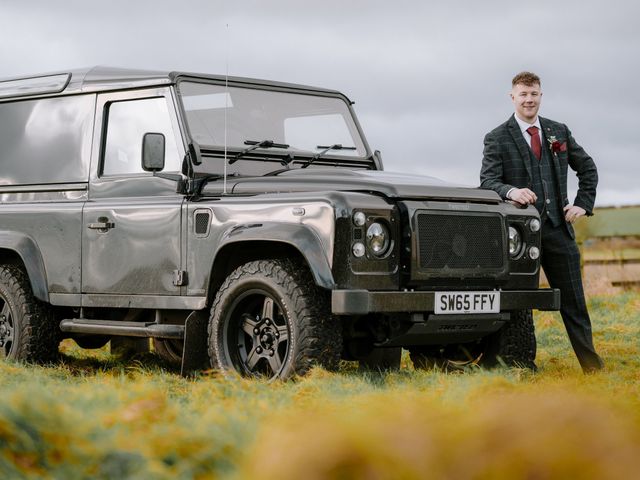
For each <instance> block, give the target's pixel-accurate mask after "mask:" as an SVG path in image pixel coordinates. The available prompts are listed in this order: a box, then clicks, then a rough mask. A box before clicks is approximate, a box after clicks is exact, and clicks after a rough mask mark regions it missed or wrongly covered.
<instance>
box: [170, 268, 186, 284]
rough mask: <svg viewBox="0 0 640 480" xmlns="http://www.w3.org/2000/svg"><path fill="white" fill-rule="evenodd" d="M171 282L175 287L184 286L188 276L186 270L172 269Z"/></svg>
mask: <svg viewBox="0 0 640 480" xmlns="http://www.w3.org/2000/svg"><path fill="white" fill-rule="evenodd" d="M173 284H174V285H175V286H176V287H184V286H186V285H188V284H189V276H188V275H187V271H186V270H174V271H173Z"/></svg>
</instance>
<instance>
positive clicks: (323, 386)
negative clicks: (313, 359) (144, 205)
mask: <svg viewBox="0 0 640 480" xmlns="http://www.w3.org/2000/svg"><path fill="white" fill-rule="evenodd" d="M639 307H640V294H638V293H637V292H635V293H634V292H627V293H624V294H622V295H617V296H602V297H596V298H592V299H591V301H590V308H591V312H592V319H593V322H594V330H595V342H596V344H597V347H598V349H599V351H600V352H601V353H602V355H603V357H604V359H605V361H606V362H607V369H606V371H604V372H602V373H598V374H595V375H589V376H584V375H583V374H582V373H581V370H580V368H579V366H578V363H577V361H576V360H575V356H574V355H573V352H572V351H571V350H570V347H569V344H568V341H567V339H566V334H565V332H564V328H563V327H562V322H561V320H560V318H559V316H558V315H557V314H556V313H538V314H537V316H536V327H537V334H538V339H539V347H538V350H539V353H538V360H537V362H538V366H539V367H540V369H539V372H538V373H536V374H533V373H530V372H528V371H524V370H519V369H498V370H493V371H483V370H479V369H473V370H469V371H466V372H463V373H445V372H441V371H429V372H425V371H415V370H414V369H413V367H412V366H411V364H410V361H409V359H408V357H407V356H406V355H405V356H404V357H403V366H402V369H401V370H400V371H399V372H395V373H388V374H384V373H367V372H359V371H358V370H357V369H356V368H355V367H352V366H350V365H347V364H345V366H344V367H343V369H342V370H341V371H340V372H338V373H335V374H333V373H327V372H325V371H323V370H320V369H317V370H314V371H313V372H312V373H311V375H309V376H308V377H305V378H302V379H299V380H298V381H295V382H286V383H272V384H269V383H266V382H261V381H255V380H244V379H240V378H231V379H228V378H223V377H221V376H220V375H218V374H216V373H215V372H209V373H205V374H203V375H202V376H200V377H198V378H195V379H183V378H181V377H179V376H178V375H177V374H176V373H175V372H170V371H168V370H166V368H165V366H164V365H163V364H162V363H161V361H160V360H159V359H158V357H156V356H155V355H154V354H152V353H146V354H141V355H139V356H138V357H136V358H134V359H133V360H132V359H126V360H125V359H120V358H118V357H114V356H111V355H110V354H109V353H108V352H107V351H105V350H98V351H83V350H80V349H78V348H77V347H75V345H74V344H73V342H71V341H66V342H65V343H63V345H62V352H63V359H62V362H61V363H60V364H57V365H53V366H46V367H38V366H22V365H16V364H7V363H1V364H0V385H1V386H0V392H1V393H0V478H2V479H19V478H51V479H81V478H91V479H94V478H95V479H101V478H105V479H111V478H118V479H129V478H135V479H174V478H179V479H181V478H186V479H191V478H194V479H195V478H231V479H237V478H241V479H245V478H246V479H254V478H261V479H276V478H277V479H302V478H304V479H325V478H340V479H351V478H354V479H360V478H362V479H381V480H382V479H395V478H398V479H418V478H434V479H471V478H473V479H493V478H497V479H521V478H522V479H525V478H526V479H552V478H562V479H565V478H585V479H614V478H615V479H620V478H638V476H639V475H640V474H639V473H638V472H640V397H639V383H638V378H639V374H640V360H639V358H638V352H639V350H638V343H639V342H638V340H639V339H640V308H639ZM87 352H88V353H87Z"/></svg>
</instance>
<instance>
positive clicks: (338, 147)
mask: <svg viewBox="0 0 640 480" xmlns="http://www.w3.org/2000/svg"><path fill="white" fill-rule="evenodd" d="M316 148H322V151H321V152H318V153H316V154H315V155H314V156H313V157H311V158H310V159H309V161H308V162H307V163H305V164H304V165H303V166H301V167H300V168H307V167H308V166H309V165H311V164H312V163H313V162H315V161H316V160H318V159H319V158H320V157H322V156H324V155H326V153H327V152H329V151H330V150H356V147H343V146H342V144H341V143H334V144H333V145H329V146H327V145H318V146H317V147H316Z"/></svg>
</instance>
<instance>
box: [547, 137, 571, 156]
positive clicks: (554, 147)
mask: <svg viewBox="0 0 640 480" xmlns="http://www.w3.org/2000/svg"><path fill="white" fill-rule="evenodd" d="M547 140H548V142H549V148H550V149H551V153H553V154H554V155H555V154H557V153H558V152H566V151H567V144H566V142H565V143H561V142H560V141H559V140H558V139H557V138H556V137H554V136H553V135H551V136H550V137H549V138H548V139H547Z"/></svg>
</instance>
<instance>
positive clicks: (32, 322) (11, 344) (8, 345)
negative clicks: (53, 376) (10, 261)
mask: <svg viewBox="0 0 640 480" xmlns="http://www.w3.org/2000/svg"><path fill="white" fill-rule="evenodd" d="M59 343H60V331H59V329H58V328H57V326H56V325H55V324H54V321H53V318H52V315H51V313H50V310H49V308H48V306H47V305H46V304H44V303H43V302H41V301H39V300H38V299H37V298H35V297H34V296H33V292H32V291H31V285H30V283H29V279H28V278H27V275H26V274H25V273H24V271H23V270H21V269H20V268H18V267H16V266H13V265H4V266H0V358H4V359H7V360H18V361H25V362H50V361H53V360H54V359H55V358H56V357H57V355H58V344H59Z"/></svg>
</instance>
